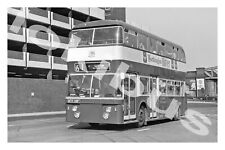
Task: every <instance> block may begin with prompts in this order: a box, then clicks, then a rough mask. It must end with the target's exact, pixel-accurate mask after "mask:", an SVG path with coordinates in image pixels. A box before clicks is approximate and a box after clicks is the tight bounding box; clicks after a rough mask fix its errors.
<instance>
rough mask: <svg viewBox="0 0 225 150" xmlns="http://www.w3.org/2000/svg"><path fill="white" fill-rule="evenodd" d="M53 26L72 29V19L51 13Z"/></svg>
mask: <svg viewBox="0 0 225 150" xmlns="http://www.w3.org/2000/svg"><path fill="white" fill-rule="evenodd" d="M51 20H52V21H51V22H52V25H55V26H60V27H62V28H66V29H71V18H70V17H66V16H62V15H59V14H56V13H53V12H51Z"/></svg>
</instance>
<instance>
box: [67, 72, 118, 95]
mask: <svg viewBox="0 0 225 150" xmlns="http://www.w3.org/2000/svg"><path fill="white" fill-rule="evenodd" d="M119 78H120V76H119V75H115V76H114V75H73V76H70V81H69V94H70V96H75V97H103V98H104V97H122V92H121V91H120V89H119V81H120V80H119ZM112 81H114V82H112Z"/></svg>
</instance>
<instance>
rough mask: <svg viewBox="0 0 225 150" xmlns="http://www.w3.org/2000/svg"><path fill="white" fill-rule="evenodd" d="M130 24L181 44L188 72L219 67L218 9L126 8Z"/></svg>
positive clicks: (127, 19)
mask: <svg viewBox="0 0 225 150" xmlns="http://www.w3.org/2000/svg"><path fill="white" fill-rule="evenodd" d="M126 21H127V22H128V23H130V24H133V25H135V26H138V27H140V28H142V29H144V30H146V31H149V32H151V33H152V34H155V35H157V36H160V37H162V38H164V39H166V40H169V41H171V42H174V43H176V44H179V45H181V46H182V47H183V49H184V51H185V54H186V61H187V63H186V71H192V70H196V68H198V67H206V68H207V67H213V66H217V65H218V64H217V8H147V7H146V8H145V7H144V8H126Z"/></svg>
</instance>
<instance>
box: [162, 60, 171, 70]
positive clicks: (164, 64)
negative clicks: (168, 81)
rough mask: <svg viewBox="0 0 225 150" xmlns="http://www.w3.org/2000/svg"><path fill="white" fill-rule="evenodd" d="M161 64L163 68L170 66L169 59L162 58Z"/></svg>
mask: <svg viewBox="0 0 225 150" xmlns="http://www.w3.org/2000/svg"><path fill="white" fill-rule="evenodd" d="M162 66H163V67H165V68H170V60H168V59H166V58H162Z"/></svg>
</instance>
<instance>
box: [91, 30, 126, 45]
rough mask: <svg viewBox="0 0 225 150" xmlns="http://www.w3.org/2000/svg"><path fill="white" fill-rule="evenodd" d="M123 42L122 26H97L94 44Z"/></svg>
mask: <svg viewBox="0 0 225 150" xmlns="http://www.w3.org/2000/svg"><path fill="white" fill-rule="evenodd" d="M118 43H122V29H121V27H104V28H96V29H95V35H94V42H93V44H94V45H95V44H96V45H98V44H103V45H104V44H118Z"/></svg>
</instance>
